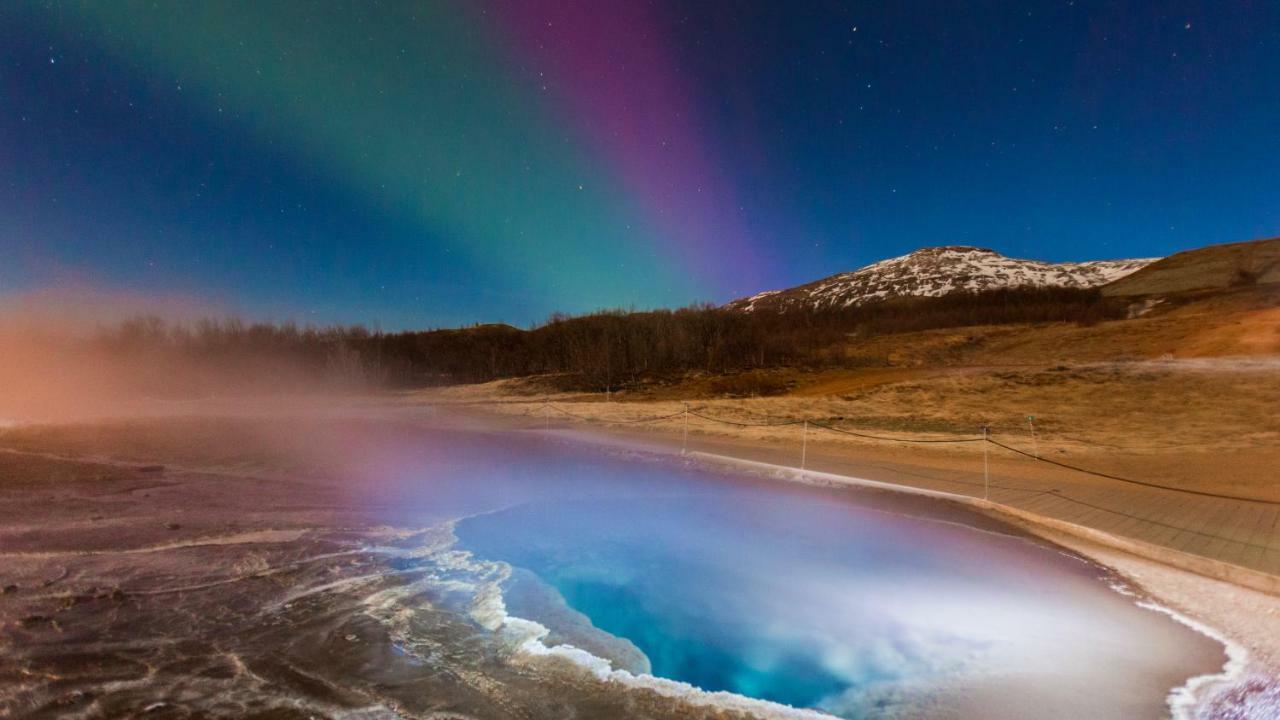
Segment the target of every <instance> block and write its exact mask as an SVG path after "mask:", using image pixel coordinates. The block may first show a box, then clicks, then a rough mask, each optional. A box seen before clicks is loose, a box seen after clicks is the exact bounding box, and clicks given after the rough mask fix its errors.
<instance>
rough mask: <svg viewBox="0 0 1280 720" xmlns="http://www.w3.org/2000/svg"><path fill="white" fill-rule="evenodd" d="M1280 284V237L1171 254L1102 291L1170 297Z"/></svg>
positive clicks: (1110, 294)
mask: <svg viewBox="0 0 1280 720" xmlns="http://www.w3.org/2000/svg"><path fill="white" fill-rule="evenodd" d="M1277 282H1280V238H1270V239H1267V240H1253V241H1249V242H1239V243H1229V244H1226V245H1211V246H1209V247H1204V248H1197V249H1195V250H1188V251H1186V252H1180V253H1177V254H1175V255H1170V256H1169V257H1167V258H1164V259H1163V260H1159V261H1157V262H1154V263H1151V264H1150V265H1147V266H1146V267H1144V268H1142V269H1140V270H1138V271H1137V272H1134V273H1132V274H1130V275H1127V276H1125V277H1122V278H1120V279H1118V280H1116V281H1115V282H1112V283H1110V284H1108V285H1106V286H1104V287H1103V288H1102V294H1103V295H1108V296H1112V297H1124V296H1133V295H1167V294H1171V293H1179V292H1192V291H1196V290H1213V289H1223V288H1229V287H1244V286H1249V285H1266V284H1269V283H1277Z"/></svg>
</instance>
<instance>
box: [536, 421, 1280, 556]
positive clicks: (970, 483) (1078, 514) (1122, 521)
mask: <svg viewBox="0 0 1280 720" xmlns="http://www.w3.org/2000/svg"><path fill="white" fill-rule="evenodd" d="M552 413H558V414H562V415H564V416H568V418H573V419H576V420H581V421H586V423H598V424H604V425H639V424H646V423H662V421H672V420H676V421H681V420H682V434H684V438H682V446H681V454H686V452H687V451H689V427H690V420H701V421H705V423H714V424H719V425H727V427H733V428H744V429H746V428H787V427H796V425H799V427H800V428H801V433H803V434H801V442H800V464H799V469H800V470H801V471H804V470H806V465H808V460H809V447H808V446H809V430H810V428H812V429H814V430H820V432H827V433H833V434H837V436H845V437H854V438H859V439H867V441H873V442H883V443H904V445H933V446H937V445H952V446H955V445H968V446H973V443H982V456H983V457H982V460H983V468H982V478H980V482H979V480H977V479H964V478H960V477H936V475H934V474H927V475H920V478H922V479H920V480H918V482H919V483H924V487H928V484H929V483H943V484H950V486H952V487H965V488H972V489H964V491H961V492H963V493H964V495H968V496H970V497H980V498H982V500H987V501H991V492H992V491H996V492H998V493H1004V495H1005V498H1004V500H1002V502H1004V503H1006V505H1009V506H1011V507H1024V509H1025V510H1030V511H1034V512H1039V514H1048V515H1051V516H1053V515H1057V516H1060V518H1062V519H1068V520H1070V521H1076V523H1082V524H1085V525H1089V527H1097V528H1100V529H1105V528H1107V527H1108V525H1110V528H1111V530H1112V532H1116V533H1119V534H1129V536H1133V534H1134V533H1138V528H1140V527H1147V533H1146V537H1148V538H1153V539H1152V541H1151V542H1156V543H1158V544H1166V546H1169V547H1184V548H1189V550H1185V551H1187V552H1198V553H1207V556H1211V557H1213V556H1222V555H1224V553H1225V555H1226V556H1228V557H1231V559H1233V560H1239V559H1243V560H1244V562H1245V564H1247V565H1253V566H1258V568H1262V569H1265V570H1263V571H1266V573H1271V574H1276V570H1277V568H1280V565H1277V564H1276V559H1280V544H1277V543H1276V542H1275V541H1274V538H1271V537H1270V536H1266V534H1261V536H1258V534H1257V533H1253V534H1251V533H1249V530H1248V528H1244V529H1242V528H1240V527H1231V525H1230V524H1228V525H1216V521H1217V520H1224V521H1225V520H1229V519H1230V518H1233V516H1239V515H1242V514H1243V515H1244V516H1245V518H1252V520H1251V521H1252V523H1253V524H1254V525H1258V523H1262V520H1260V519H1267V518H1275V521H1271V523H1270V524H1275V523H1280V510H1276V509H1280V501H1274V500H1263V498H1258V497H1248V496H1242V495H1233V493H1226V492H1212V491H1203V489H1194V488H1185V487H1178V486H1174V484H1167V483H1161V482H1153V480H1146V479H1140V478H1132V477H1126V475H1120V474H1115V473H1107V471H1102V470H1094V469H1091V468H1083V466H1079V465H1074V464H1069V462H1062V461H1060V460H1053V459H1050V457H1044V456H1043V455H1041V452H1039V442H1038V441H1039V438H1038V437H1037V428H1036V427H1034V418H1032V416H1028V425H1029V430H1030V437H1032V443H1033V446H1034V450H1033V451H1027V450H1023V448H1020V447H1016V446H1014V445H1010V443H1009V442H1007V441H1005V442H1002V439H1004V437H1001V439H996V438H995V437H993V436H992V433H991V428H989V425H984V427H983V428H982V434H980V436H956V437H897V436H887V434H877V433H868V432H860V430H852V429H847V428H841V427H837V425H836V424H833V423H835V421H840V420H845V418H833V419H832V418H823V419H810V418H794V416H778V415H764V414H760V413H751V411H746V413H748V414H749V415H756V416H763V418H764V421H753V420H741V419H733V418H724V416H718V415H716V414H712V413H708V409H707V407H705V406H690V405H689V404H687V402H686V404H685V407H684V409H682V410H677V411H675V413H667V414H659V415H646V416H641V418H630V419H611V418H598V416H590V415H584V414H580V413H575V411H572V410H568V409H564V407H561V406H558V405H556V404H553V402H550V401H549V400H547V401H544V402H543V414H544V416H545V421H547V427H548V428H549V427H550V414H552ZM1080 442H1085V441H1080ZM1087 445H1096V446H1101V447H1106V446H1103V445H1102V443H1087ZM1189 446H1193V443H1185V445H1176V446H1169V447H1189ZM991 450H997V451H1005V452H1006V454H1011V455H1014V456H1016V457H1021V459H1025V460H1030V461H1033V462H1038V464H1043V465H1046V466H1051V468H1055V469H1059V470H1066V471H1069V473H1078V474H1082V475H1088V477H1092V478H1098V479H1103V480H1108V482H1114V483H1120V484H1124V486H1133V487H1137V488H1144V489H1151V491H1160V492H1166V493H1174V497H1180V498H1181V500H1176V501H1174V502H1172V503H1170V501H1169V500H1161V498H1158V497H1153V496H1152V497H1149V498H1148V500H1146V501H1143V500H1139V498H1138V497H1134V496H1132V495H1114V491H1108V489H1106V488H1101V492H1105V493H1107V495H1103V496H1101V497H1102V498H1106V500H1100V498H1096V497H1092V495H1093V493H1096V492H1100V491H1098V489H1091V488H1089V487H1087V486H1080V487H1078V488H1075V491H1078V492H1073V493H1070V495H1069V493H1068V492H1064V491H1062V489H1061V488H1057V487H1018V486H1020V484H1024V483H1023V482H1021V480H1019V482H1016V483H1014V484H1010V483H1007V482H996V483H992V477H991V464H989V459H988V454H989V451H991ZM826 461H827V462H836V464H844V462H841V461H840V460H833V459H831V457H827V459H826ZM884 469H888V470H892V471H893V473H902V471H906V474H908V475H911V473H910V471H909V470H902V469H899V468H884ZM1025 480H1027V482H1028V483H1029V484H1032V486H1036V484H1038V483H1044V482H1050V480H1046V479H1043V478H1041V479H1034V478H1025ZM895 482H900V483H902V484H905V486H909V487H910V486H914V484H916V483H918V482H913V480H895ZM978 493H980V495H978ZM1009 493H1014V495H1012V497H1010V495H1009ZM1080 493H1083V495H1085V497H1073V495H1080ZM1196 497H1201V498H1207V500H1212V501H1229V502H1242V503H1248V506H1252V507H1247V506H1230V505H1228V506H1222V505H1219V506H1204V507H1202V509H1198V507H1196V506H1194V505H1193V502H1194V501H1193V500H1192V498H1196ZM1050 498H1052V500H1050ZM1055 501H1062V502H1065V503H1069V505H1070V506H1075V510H1071V511H1068V509H1066V506H1062V505H1060V503H1056V502H1055ZM1046 502H1047V503H1048V505H1047V506H1046V505H1044V503H1046ZM1101 502H1107V505H1115V507H1108V506H1107V505H1102V503H1101ZM1144 503H1147V505H1144ZM1055 506H1056V507H1055ZM1161 512H1165V514H1166V515H1165V516H1164V519H1161V516H1160V515H1161ZM1170 512H1171V515H1170ZM1098 514H1103V515H1102V516H1111V520H1110V521H1103V523H1102V524H1101V525H1098V523H1100V521H1101V520H1100V515H1098ZM1171 519H1172V520H1176V521H1181V523H1184V524H1183V525H1180V524H1176V523H1171V521H1169V520H1171ZM1187 525H1190V527H1187ZM1258 527H1263V525H1258ZM1277 527H1280V525H1277ZM1211 529H1220V530H1222V532H1224V533H1226V534H1219V533H1215V532H1210V530H1211ZM1137 537H1143V536H1142V534H1140V533H1139V534H1138V536H1137ZM1251 541H1261V542H1251ZM1229 548H1234V550H1229Z"/></svg>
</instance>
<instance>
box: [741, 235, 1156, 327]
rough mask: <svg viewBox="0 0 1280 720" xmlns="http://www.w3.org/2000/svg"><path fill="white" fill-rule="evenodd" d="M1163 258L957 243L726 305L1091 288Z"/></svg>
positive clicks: (830, 303)
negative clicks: (1029, 255) (1082, 256)
mask: <svg viewBox="0 0 1280 720" xmlns="http://www.w3.org/2000/svg"><path fill="white" fill-rule="evenodd" d="M1158 259H1159V258H1140V259H1133V260H1092V261H1089V262H1075V263H1048V262H1041V261H1039V260H1019V259H1017V258H1010V257H1005V256H1004V255H1001V254H1000V253H997V252H995V251H993V250H987V249H984V248H976V247H966V246H960V245H952V246H946V247H936V248H924V249H922V250H916V251H915V252H913V253H910V254H908V255H903V256H901V257H896V258H890V259H888V260H881V261H880V262H877V263H873V264H871V265H868V266H866V267H864V268H861V269H859V270H854V271H852V272H845V273H840V274H838V275H832V276H831V277H829V278H825V279H823V280H818V281H817V282H812V283H809V284H807V285H800V286H798V287H794V288H791V289H788V290H768V291H766V292H762V293H759V294H756V295H752V296H751V297H748V298H742V299H739V300H734V301H733V302H731V303H729V304H728V305H727V307H729V308H732V309H736V310H742V311H744V312H751V311H753V310H759V309H775V310H779V309H780V310H786V309H790V308H813V309H831V308H844V307H852V306H855V305H861V304H863V303H866V302H871V301H875V300H883V299H887V298H892V297H941V296H943V295H947V294H949V293H953V292H961V291H982V290H995V289H999V288H1011V287H1072V288H1089V287H1097V286H1100V285H1105V284H1107V283H1109V282H1112V281H1114V280H1118V279H1119V278H1122V277H1124V276H1125V275H1128V274H1130V273H1132V272H1135V271H1137V270H1139V269H1141V268H1143V267H1146V266H1147V265H1150V264H1151V263H1153V262H1155V261H1156V260H1158Z"/></svg>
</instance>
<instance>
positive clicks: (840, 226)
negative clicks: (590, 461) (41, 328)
mask: <svg viewBox="0 0 1280 720" xmlns="http://www.w3.org/2000/svg"><path fill="white" fill-rule="evenodd" d="M0 93H2V95H0V301H3V299H4V298H5V297H10V298H12V297H15V296H21V295H24V294H28V293H30V292H32V291H37V290H40V289H41V288H48V287H51V286H69V285H75V286H81V287H93V288H99V289H102V290H104V291H122V292H132V293H141V294H154V295H156V296H157V297H166V296H172V295H175V294H180V295H187V296H194V297H198V298H201V299H204V300H207V301H208V302H209V303H210V304H211V306H215V307H219V308H224V309H226V310H228V311H233V312H238V313H241V314H244V315H247V316H249V317H252V318H270V319H286V318H292V319H296V320H299V321H302V322H315V323H331V322H365V323H370V324H373V323H376V324H378V325H379V326H381V327H383V328H386V329H398V328H405V327H428V326H446V325H457V324H463V323H470V322H476V321H486V322H487V321H506V322H511V323H514V324H519V325H527V324H529V323H531V322H536V321H540V320H542V319H545V318H546V317H547V315H548V314H550V313H551V312H553V311H566V312H583V311H589V310H594V309H598V308H603V307H632V306H633V307H637V308H648V307H656V306H679V305H685V304H688V303H690V302H694V301H716V302H720V301H725V300H728V299H731V298H733V297H737V296H741V295H746V294H751V293H754V292H757V291H759V290H762V289H766V288H774V287H783V286H788V285H794V284H797V283H800V282H805V281H809V280H813V279H816V278H818V277H821V276H825V275H829V274H832V273H834V272H838V271H842V270H848V269H853V268H855V267H857V266H860V265H863V264H866V263H868V262H872V261H875V260H879V259H882V258H884V257H888V256H892V255H899V254H903V253H905V252H909V251H911V250H913V249H916V248H918V247H921V246H928V245H942V244H974V245H980V246H985V247H991V248H994V249H996V250H998V251H1000V252H1003V253H1005V254H1008V255H1013V256H1019V257H1032V258H1039V259H1046V260H1073V259H1075V260H1083V259H1101V258H1116V257H1132V256H1155V255H1165V254H1168V253H1172V252H1175V251H1178V250H1182V249H1187V248H1192V247H1196V246H1201V245H1205V244H1210V243H1217V242H1228V241H1234V240H1245V239H1251V238H1256V237H1262V236H1268V235H1275V234H1280V3H1276V2H1269V1H1268V2H1219V1H1214V2H1203V3H1191V2H1161V3H1153V2H1149V1H1147V0H1144V1H1142V2H1097V3H1094V2H1080V1H1076V2H1070V1H1060V2H977V3H954V2H885V3H864V4H844V3H827V2H817V1H812V2H781V1H773V2H749V1H745V0H724V1H722V2H719V1H709V0H695V1H692V2H675V1H672V2H640V1H637V2H621V1H620V0H608V1H603V0H583V1H581V2H569V1H562V0H556V1H553V2H537V1H536V0H458V1H457V2H413V3H409V2H404V3H399V2H381V3H375V2H368V1H366V0H358V1H353V2H281V1H279V0H272V1H271V2H224V1H218V2H155V3H153V2H146V3H142V2H124V1H122V0H110V1H109V2H90V3H83V4H81V3H52V4H46V3H27V2H23V1H21V0H9V1H7V2H4V3H0Z"/></svg>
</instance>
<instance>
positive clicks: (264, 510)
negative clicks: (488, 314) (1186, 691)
mask: <svg viewBox="0 0 1280 720" xmlns="http://www.w3.org/2000/svg"><path fill="white" fill-rule="evenodd" d="M389 425H390V424H379V423H363V422H361V423H355V426H354V427H353V426H352V424H347V425H344V426H342V427H341V428H330V429H328V430H318V429H316V428H314V427H311V428H305V429H304V428H301V427H297V426H295V425H293V424H290V423H283V424H278V427H277V432H278V433H279V434H283V435H290V436H296V437H297V438H298V439H299V440H298V442H300V443H301V444H302V445H304V446H305V447H306V448H308V450H309V451H315V452H319V453H321V455H322V457H324V458H327V459H324V460H318V461H317V465H318V466H320V467H322V468H323V469H324V470H326V471H327V479H326V480H324V481H315V482H312V481H305V480H294V479H274V480H263V479H262V478H259V477H251V476H242V477H239V479H237V477H238V476H235V475H227V474H225V473H223V474H220V475H214V474H201V473H200V472H198V471H189V472H186V471H181V470H179V469H177V468H176V467H175V468H174V469H172V470H171V471H169V472H166V474H165V475H163V476H161V477H147V478H136V479H131V478H132V476H129V475H127V474H125V475H122V476H120V477H119V478H117V477H116V476H115V475H113V474H111V473H103V472H102V471H100V470H93V471H91V472H90V479H89V481H88V482H87V484H86V485H84V486H83V487H84V488H85V489H84V490H83V491H81V490H77V489H76V488H77V487H79V486H76V485H75V484H73V483H69V482H63V483H61V484H59V485H57V486H48V489H45V490H41V491H40V492H39V493H37V494H35V495H32V496H31V497H30V499H29V501H23V502H27V504H26V505H22V506H20V507H19V506H18V505H13V506H12V507H11V510H10V511H11V512H12V513H13V516H14V517H15V518H25V520H23V522H27V523H28V525H29V528H28V529H26V530H22V529H21V528H18V529H17V530H15V532H16V534H11V542H10V547H9V548H7V549H6V550H4V551H0V555H2V556H3V558H2V559H3V562H4V564H5V566H6V573H7V575H8V577H9V579H8V580H7V581H6V582H11V583H13V586H14V587H16V588H17V589H16V591H15V592H9V593H7V594H6V595H4V596H3V597H0V610H4V611H5V612H7V613H12V617H13V618H17V619H18V620H16V621H15V622H11V623H9V624H8V626H7V629H6V630H5V631H4V633H3V634H0V640H4V641H5V642H4V645H3V647H4V648H7V649H5V654H6V655H7V656H8V657H7V658H6V660H7V661H12V662H13V665H12V666H11V667H19V666H20V667H21V668H22V672H21V673H8V674H6V673H4V672H0V711H3V709H4V708H5V707H6V706H7V707H9V708H10V709H17V710H19V711H22V710H23V709H24V708H25V709H26V710H27V711H29V712H26V713H20V714H30V715H32V716H36V717H63V716H65V715H67V714H68V713H70V712H72V711H75V713H76V714H79V715H84V716H116V715H128V714H136V713H137V712H138V711H140V710H144V709H147V708H150V710H148V712H149V713H152V714H153V715H154V716H155V717H189V716H193V715H196V716H209V715H213V716H247V715H254V714H262V713H267V715H269V716H271V717H289V718H292V717H309V716H322V717H356V716H358V717H396V716H400V717H405V716H408V717H447V718H486V719H487V718H563V717H569V716H575V717H589V718H596V717H601V718H605V717H610V718H611V717H633V716H642V717H648V718H674V717H689V716H690V713H691V712H692V713H702V714H701V715H698V716H699V717H742V716H741V715H732V714H730V715H723V714H717V713H719V712H721V711H722V710H724V709H725V708H729V709H737V710H739V711H740V710H743V709H747V710H750V711H752V712H754V713H755V714H757V715H760V716H773V717H778V716H797V717H799V716H807V717H815V716H817V713H818V712H819V711H820V712H822V713H826V714H828V715H834V716H838V717H843V718H982V719H983V720H996V719H1000V718H1008V719H1010V720H1012V719H1013V718H1032V717H1034V718H1040V719H1044V718H1064V719H1066V718H1070V719H1071V720H1079V719H1080V718H1090V720H1102V719H1105V718H1116V719H1124V720H1133V719H1135V718H1160V717H1168V716H1169V715H1170V712H1171V705H1170V698H1171V697H1175V698H1176V695H1177V692H1178V689H1179V688H1181V687H1183V686H1185V685H1186V684H1187V683H1188V681H1189V680H1192V679H1193V678H1196V677H1200V676H1204V675H1207V674H1212V673H1215V672H1218V671H1220V670H1221V669H1222V666H1223V663H1224V659H1225V658H1224V654H1223V648H1222V646H1221V645H1220V644H1218V643H1216V642H1214V641H1212V640H1211V639H1209V638H1208V637H1206V636H1204V635H1201V634H1199V633H1197V632H1195V631H1194V630H1192V629H1191V628H1189V627H1187V626H1185V625H1183V624H1181V623H1179V622H1178V621H1176V620H1175V618H1173V617H1171V616H1170V615H1169V614H1167V613H1164V612H1161V611H1159V610H1158V609H1154V608H1152V607H1149V606H1144V605H1141V604H1139V601H1138V598H1136V597H1134V596H1132V595H1127V594H1124V593H1122V592H1120V591H1118V590H1117V588H1116V587H1113V585H1114V584H1115V583H1114V580H1113V579H1112V578H1110V577H1109V576H1108V574H1107V573H1106V572H1105V570H1103V569H1102V568H1100V567H1098V566H1097V565H1094V564H1092V563H1090V562H1087V561H1085V560H1084V559H1082V558H1080V557H1078V556H1076V555H1074V554H1072V553H1070V552H1067V551H1064V550H1062V549H1061V548H1058V547H1056V546H1054V545H1051V544H1049V543H1047V542H1045V541H1042V540H1037V539H1034V538H1032V537H1030V536H1028V535H1026V534H1024V533H1022V532H1020V531H1018V530H1015V529H1013V528H1011V527H1009V526H1006V525H1004V524H1002V523H999V522H997V521H994V520H992V519H990V518H986V517H984V516H982V515H979V514H977V513H974V512H971V511H968V510H966V509H963V508H960V507H958V506H954V505H951V504H949V503H947V502H945V501H942V500H935V499H930V498H921V497H914V496H908V495H905V494H900V493H893V492H883V491H873V490H865V489H864V490H859V489H844V490H835V489H822V488H814V487H807V486H801V485H797V484H792V483H785V482H781V481H778V480H776V479H768V478H763V477H758V476H752V475H751V474H749V473H748V472H747V471H746V470H742V471H737V470H725V469H723V468H721V469H717V470H713V469H711V468H709V467H699V466H697V465H695V464H692V463H687V462H684V461H682V460H680V459H679V458H673V457H670V456H666V457H660V456H658V455H653V454H647V453H645V452H642V451H638V450H623V449H603V448H601V447H598V446H591V445H586V444H582V443H578V442H575V441H573V440H571V439H567V438H562V437H548V436H547V435H546V434H544V433H528V432H491V431H487V430H476V431H465V432H464V431H457V430H437V429H425V428H423V427H420V426H408V425H395V426H394V427H389ZM170 435H171V436H176V437H187V436H191V437H195V438H198V440H199V443H200V444H202V445H204V444H208V443H213V442H215V441H214V440H213V439H210V437H209V436H206V435H204V434H202V433H200V432H194V431H193V432H190V433H188V432H186V431H182V432H175V433H170ZM238 443H239V444H241V445H244V446H245V447H246V448H248V447H249V446H250V445H251V443H249V442H247V441H244V440H241V441H238ZM234 450H235V452H237V453H238V452H240V449H239V447H238V446H237V447H236V448H234ZM325 453H327V454H325ZM31 462H36V460H31ZM173 464H174V465H175V466H176V465H178V464H179V463H178V462H176V461H175V462H174V463H173ZM34 467H35V466H33V468H34ZM117 474H118V473H117ZM113 478H114V479H113ZM42 487H43V486H42ZM57 493H64V494H67V495H66V496H65V497H63V496H59V495H57ZM10 502H18V501H10ZM64 511H65V515H66V517H65V518H64V517H62V516H60V515H57V513H62V512H64ZM42 513H50V514H51V515H50V516H49V517H44V516H43V515H42ZM88 516H92V517H91V519H89V520H86V517H88ZM169 517H173V518H177V519H180V520H181V522H180V523H174V524H173V525H171V527H178V526H180V527H178V529H171V530H165V529H164V527H163V526H160V527H158V529H157V518H160V519H164V518H169ZM28 521H29V522H28ZM15 527H17V526H15ZM22 527H28V526H27V525H23V526H22ZM184 532H188V533H189V534H188V535H183V534H182V533H184ZM148 533H149V534H148ZM156 533H160V535H156ZM166 533H167V534H166ZM146 538H152V539H149V540H148V539H146ZM156 538H158V540H157V539H156ZM173 538H180V539H179V540H174V539H173ZM209 538H214V539H212V540H210V539H209ZM86 546H89V547H92V548H95V550H94V551H92V552H84V551H83V550H82V548H84V547H86ZM15 551H16V552H15ZM6 603H7V604H6ZM4 664H5V663H4V662H3V661H0V669H2V668H3V666H4ZM602 680H603V682H602ZM682 699H683V700H682ZM682 701H689V702H692V703H694V705H692V706H691V705H687V704H686V705H681V702H682ZM1173 704H1174V705H1177V704H1178V703H1177V702H1176V701H1175V702H1174V703H1173ZM691 707H693V708H697V709H696V710H690V708H691ZM33 709H34V711H32V710H33ZM353 712H354V713H355V715H353V714H352V713H353ZM166 713H167V715H166ZM272 713H274V714H272ZM0 714H4V713H3V712H0ZM150 716H151V715H148V717H150Z"/></svg>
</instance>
